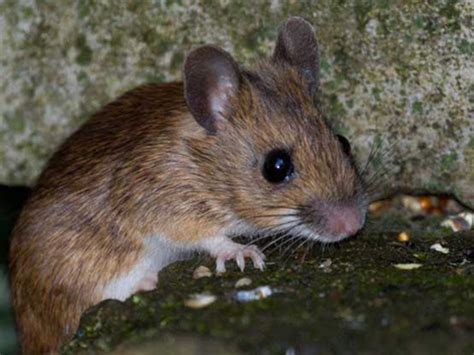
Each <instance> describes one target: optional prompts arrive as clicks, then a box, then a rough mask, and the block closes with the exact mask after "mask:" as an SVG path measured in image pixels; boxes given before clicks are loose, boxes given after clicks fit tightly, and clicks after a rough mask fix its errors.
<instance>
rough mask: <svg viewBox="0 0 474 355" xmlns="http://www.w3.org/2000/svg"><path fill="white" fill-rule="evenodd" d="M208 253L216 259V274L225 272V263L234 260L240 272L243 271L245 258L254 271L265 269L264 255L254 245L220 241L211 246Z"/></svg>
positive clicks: (228, 240) (226, 240)
mask: <svg viewBox="0 0 474 355" xmlns="http://www.w3.org/2000/svg"><path fill="white" fill-rule="evenodd" d="M208 246H210V248H209V247H208V248H206V249H208V250H209V249H210V250H209V251H210V252H211V254H212V255H214V256H215V257H216V272H217V273H218V274H222V273H224V272H225V271H226V268H225V262H226V261H227V260H231V259H235V261H236V263H237V266H238V267H239V269H240V271H244V270H245V258H250V259H251V260H252V263H253V266H254V267H255V268H256V269H259V270H262V271H263V269H264V267H265V261H264V260H265V255H264V254H263V253H262V252H261V251H260V250H259V249H258V247H256V246H255V245H248V246H247V245H241V244H238V243H235V242H233V241H231V240H230V239H227V238H226V239H224V240H222V239H221V240H220V241H219V243H216V244H211V245H209V244H208Z"/></svg>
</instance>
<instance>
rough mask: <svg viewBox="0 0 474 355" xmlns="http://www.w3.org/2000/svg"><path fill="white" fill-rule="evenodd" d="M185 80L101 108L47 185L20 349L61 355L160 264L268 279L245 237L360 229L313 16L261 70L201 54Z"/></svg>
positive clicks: (35, 230) (334, 237)
mask: <svg viewBox="0 0 474 355" xmlns="http://www.w3.org/2000/svg"><path fill="white" fill-rule="evenodd" d="M182 73H183V79H182V81H181V82H171V83H163V84H145V85H142V86H140V87H138V88H136V89H133V90H131V91H129V92H127V93H125V94H123V95H122V96H120V97H119V98H118V99H116V100H115V101H113V102H111V103H109V104H107V105H105V106H104V107H103V108H102V109H100V110H99V111H98V112H97V113H95V114H94V115H93V116H92V117H91V118H90V119H89V120H88V121H87V122H86V123H85V124H84V125H83V126H82V127H80V128H79V129H78V130H77V131H76V132H75V133H73V134H72V135H71V136H70V137H69V138H67V139H66V140H65V141H64V143H63V144H62V145H61V146H60V147H59V148H58V150H57V151H56V152H55V153H54V154H53V156H52V157H51V159H50V160H49V162H48V164H47V166H46V168H45V169H44V170H43V172H42V173H41V175H40V177H39V178H38V180H37V182H36V185H35V187H34V189H33V192H32V193H31V196H30V197H29V199H28V201H27V202H26V204H25V206H24V208H23V210H22V211H21V214H20V216H19V219H18V220H17V223H16V225H15V227H14V230H13V233H12V238H11V248H10V254H9V255H10V284H11V297H12V304H13V308H14V312H15V317H16V322H17V329H18V334H19V339H20V344H21V350H22V352H23V353H28V354H29V353H57V352H58V351H59V350H60V348H61V346H63V345H64V344H65V343H67V342H68V341H69V340H70V339H71V338H72V337H73V335H74V333H75V331H76V329H77V327H78V324H79V320H80V317H81V314H82V313H83V312H84V311H85V310H86V309H88V308H89V307H91V306H93V305H95V304H97V303H99V302H101V301H103V300H105V299H116V300H121V301H123V300H125V299H127V298H128V297H130V296H131V295H132V294H134V293H136V292H139V291H149V290H152V289H154V288H156V286H157V283H158V282H159V280H158V277H159V271H160V270H161V269H162V268H164V267H165V266H167V265H168V264H170V263H172V262H175V261H177V260H180V259H182V258H186V257H188V256H189V255H190V254H192V253H194V252H204V253H207V254H209V255H210V256H211V257H212V258H215V263H216V270H217V272H220V273H222V272H225V270H226V269H225V268H226V263H230V262H235V263H236V264H237V265H238V267H239V268H240V269H241V270H242V271H243V270H244V268H245V267H246V262H248V263H249V265H253V267H255V268H257V269H261V270H263V269H264V266H265V255H264V254H263V253H262V251H261V250H260V249H259V248H258V246H256V245H255V244H252V243H251V242H249V243H248V244H239V243H237V242H236V241H234V240H233V238H234V237H235V236H243V237H248V238H249V240H250V241H251V240H252V238H254V237H255V236H262V235H264V236H272V235H276V234H279V235H281V234H284V235H288V236H290V235H291V236H298V237H300V238H306V239H309V240H314V241H320V242H323V243H332V242H337V241H340V240H342V239H344V238H347V237H349V236H352V235H354V234H356V233H357V232H358V231H359V230H360V229H361V228H362V227H363V225H364V223H365V218H366V211H367V204H368V202H367V193H366V189H365V185H364V181H363V178H362V177H361V174H360V172H359V170H358V168H357V166H356V165H357V164H356V163H355V159H354V158H353V155H352V152H351V147H350V143H349V141H348V140H347V139H346V138H344V137H343V136H341V135H338V134H337V133H336V132H335V131H334V129H333V128H332V124H331V122H328V121H327V120H326V118H325V116H324V115H323V113H322V112H321V109H320V108H319V107H318V105H316V104H315V102H316V101H315V97H316V96H317V95H318V93H319V90H320V88H319V86H320V71H319V49H318V42H317V39H316V36H315V34H314V29H313V27H312V25H311V24H310V23H309V22H308V21H306V20H304V19H303V18H300V17H290V18H289V19H287V20H286V22H284V23H283V24H282V25H281V26H280V28H279V30H278V35H277V39H276V44H275V47H274V50H273V52H272V53H271V54H270V55H269V56H268V57H267V58H263V59H261V60H259V61H258V62H257V63H255V64H254V65H253V66H252V67H251V68H244V67H243V66H241V65H239V64H238V63H237V62H236V61H235V59H234V58H233V57H232V56H231V55H230V54H229V53H228V52H226V51H224V50H223V49H221V48H219V47H217V46H214V45H204V46H201V47H197V48H195V49H192V50H191V51H190V52H189V53H188V54H187V56H186V57H185V59H184V64H183V71H182Z"/></svg>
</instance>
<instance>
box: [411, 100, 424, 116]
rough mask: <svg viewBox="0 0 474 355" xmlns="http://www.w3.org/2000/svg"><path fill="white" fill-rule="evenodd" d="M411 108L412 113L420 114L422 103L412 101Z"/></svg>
mask: <svg viewBox="0 0 474 355" xmlns="http://www.w3.org/2000/svg"><path fill="white" fill-rule="evenodd" d="M411 110H412V111H413V113H419V114H422V113H423V103H421V102H420V101H415V102H414V103H413V105H412V106H411Z"/></svg>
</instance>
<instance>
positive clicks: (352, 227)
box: [324, 206, 364, 237]
mask: <svg viewBox="0 0 474 355" xmlns="http://www.w3.org/2000/svg"><path fill="white" fill-rule="evenodd" d="M324 220H325V227H326V231H327V233H328V234H330V235H333V236H337V237H339V236H340V237H349V236H351V235H354V234H356V233H357V232H358V231H359V230H360V229H361V228H362V226H363V223H364V216H363V215H362V213H361V211H360V209H359V208H358V207H357V206H334V207H330V208H328V209H326V211H325V212H324Z"/></svg>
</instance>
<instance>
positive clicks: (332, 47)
mask: <svg viewBox="0 0 474 355" xmlns="http://www.w3.org/2000/svg"><path fill="white" fill-rule="evenodd" d="M289 15H301V16H303V17H305V18H306V19H308V20H309V21H311V22H312V23H313V24H314V26H315V29H316V32H317V36H318V38H319V42H320V47H321V55H322V62H321V66H322V93H323V94H322V97H321V102H322V105H323V106H324V108H325V111H326V113H327V115H328V117H329V119H331V120H332V121H333V122H335V124H336V125H337V127H338V128H339V130H340V131H341V132H343V133H344V134H346V135H347V136H348V137H349V138H350V139H351V141H352V142H353V144H354V146H355V147H354V149H355V151H356V152H357V154H358V156H359V158H360V160H361V161H364V159H366V157H367V154H368V152H369V151H370V149H371V148H372V147H373V146H374V144H380V145H381V146H382V148H384V149H383V150H385V151H387V150H388V154H387V156H386V157H384V159H383V163H382V165H383V167H384V168H385V169H386V170H387V172H388V184H389V185H390V189H387V190H385V191H391V190H393V189H403V190H405V191H412V192H413V191H414V192H422V191H430V192H454V193H455V194H456V195H457V196H458V197H459V198H460V199H461V200H462V201H464V202H465V203H467V204H470V205H471V206H473V205H474V188H473V187H472V186H473V183H474V109H473V107H474V105H473V101H474V97H473V96H474V94H473V91H474V90H473V88H474V61H473V59H472V58H473V57H474V56H473V52H474V41H473V38H474V30H473V29H474V25H473V17H474V4H473V2H472V1H471V0H465V1H453V0H444V1H409V0H403V1H389V0H373V1H368V0H351V1H329V0H325V1H278V0H273V1H256V2H249V1H244V0H236V1H229V0H227V1H224V0H221V1H165V0H161V1H158V0H157V1H112V0H110V1H106V0H102V1H92V0H90V1H86V0H78V1H25V0H22V1H9V0H5V1H3V2H0V53H1V56H0V78H1V81H0V183H4V184H33V183H34V181H35V178H36V177H37V176H38V174H39V172H40V171H41V169H42V168H43V166H44V164H45V162H46V160H47V158H48V157H49V156H50V155H51V153H52V152H53V150H54V149H55V148H56V147H57V146H58V144H60V142H61V141H62V140H64V138H65V137H67V136H68V135H69V134H70V133H71V132H72V131H73V130H75V129H76V128H77V127H78V126H79V125H80V124H81V123H82V122H84V120H86V119H87V117H88V116H89V115H90V114H91V113H93V112H94V111H95V110H97V109H98V108H99V107H100V106H101V105H103V104H105V103H107V102H108V101H110V100H111V99H113V98H114V97H116V96H117V95H119V94H121V93H123V92H124V91H126V90H128V89H131V88H133V87H135V86H137V85H139V84H142V83H146V82H161V81H166V80H176V79H179V78H180V76H181V73H180V68H181V64H182V61H183V56H184V54H185V53H186V51H188V50H189V49H190V48H192V47H193V46H196V45H199V44H204V43H215V44H218V45H220V46H222V47H224V48H225V49H227V50H228V51H230V52H231V53H233V54H234V55H235V57H236V58H237V59H238V60H239V61H240V62H241V63H244V64H246V65H249V64H251V63H252V61H254V60H255V59H256V58H259V57H261V56H262V55H265V54H268V53H269V52H270V51H271V48H272V46H273V43H274V40H275V37H276V29H277V27H278V25H279V24H280V23H281V22H282V21H284V20H285V19H286V18H287V17H288V16H289ZM375 163H377V161H375ZM373 168H377V167H376V166H373Z"/></svg>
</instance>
